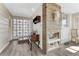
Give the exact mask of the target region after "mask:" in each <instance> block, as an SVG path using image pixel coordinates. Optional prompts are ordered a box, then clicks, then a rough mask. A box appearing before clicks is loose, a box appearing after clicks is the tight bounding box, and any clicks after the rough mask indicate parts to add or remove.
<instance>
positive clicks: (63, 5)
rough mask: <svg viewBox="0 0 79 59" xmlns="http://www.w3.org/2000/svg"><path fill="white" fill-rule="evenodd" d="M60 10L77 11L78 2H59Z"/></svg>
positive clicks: (66, 11) (78, 7) (78, 9)
mask: <svg viewBox="0 0 79 59" xmlns="http://www.w3.org/2000/svg"><path fill="white" fill-rule="evenodd" d="M59 5H60V6H61V9H62V12H65V13H76V12H79V3H59Z"/></svg>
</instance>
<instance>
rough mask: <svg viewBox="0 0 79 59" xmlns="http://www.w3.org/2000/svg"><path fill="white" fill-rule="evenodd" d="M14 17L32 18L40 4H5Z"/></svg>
mask: <svg viewBox="0 0 79 59" xmlns="http://www.w3.org/2000/svg"><path fill="white" fill-rule="evenodd" d="M4 5H5V6H6V8H7V9H8V10H9V11H10V13H11V14H12V15H13V16H23V17H32V15H33V13H34V12H35V11H36V9H37V8H38V7H39V6H40V3H5V4H4Z"/></svg>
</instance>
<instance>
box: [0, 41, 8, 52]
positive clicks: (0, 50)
mask: <svg viewBox="0 0 79 59" xmlns="http://www.w3.org/2000/svg"><path fill="white" fill-rule="evenodd" d="M8 45H9V42H8V43H7V44H5V45H4V46H3V47H2V48H1V49H0V53H1V52H2V51H3V50H4V49H5V48H6V47H7V46H8Z"/></svg>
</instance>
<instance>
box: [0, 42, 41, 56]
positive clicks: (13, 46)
mask: <svg viewBox="0 0 79 59" xmlns="http://www.w3.org/2000/svg"><path fill="white" fill-rule="evenodd" d="M34 55H35V56H36V55H40V56H41V55H42V54H41V52H40V51H39V50H38V49H36V47H33V50H32V51H30V47H29V45H28V44H27V43H23V44H18V41H12V42H11V43H10V44H9V46H8V47H7V48H6V49H5V50H4V51H3V52H2V53H1V54H0V56H34Z"/></svg>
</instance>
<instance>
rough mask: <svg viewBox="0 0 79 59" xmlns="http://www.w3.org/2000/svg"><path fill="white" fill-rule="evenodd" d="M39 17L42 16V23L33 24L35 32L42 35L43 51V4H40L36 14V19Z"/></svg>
mask: <svg viewBox="0 0 79 59" xmlns="http://www.w3.org/2000/svg"><path fill="white" fill-rule="evenodd" d="M37 15H39V16H41V22H39V23H37V24H33V31H37V33H38V34H39V35H40V48H41V49H42V4H40V6H39V7H38V9H37V10H36V12H35V13H34V17H35V16H37Z"/></svg>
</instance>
